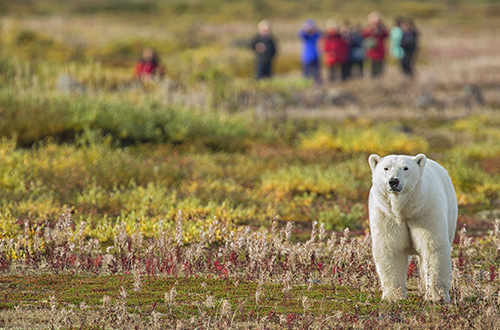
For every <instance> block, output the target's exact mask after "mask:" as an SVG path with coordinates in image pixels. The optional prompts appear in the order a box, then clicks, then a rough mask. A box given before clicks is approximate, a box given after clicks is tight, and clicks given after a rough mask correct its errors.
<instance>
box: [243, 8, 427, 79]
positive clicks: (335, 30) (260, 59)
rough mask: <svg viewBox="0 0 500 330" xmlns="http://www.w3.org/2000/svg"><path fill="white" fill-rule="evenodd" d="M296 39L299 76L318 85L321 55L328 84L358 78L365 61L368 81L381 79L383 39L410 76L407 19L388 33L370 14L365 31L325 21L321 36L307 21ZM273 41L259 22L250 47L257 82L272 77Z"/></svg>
mask: <svg viewBox="0 0 500 330" xmlns="http://www.w3.org/2000/svg"><path fill="white" fill-rule="evenodd" d="M298 37H299V38H300V39H301V41H302V52H301V63H302V73H303V75H304V76H305V77H307V78H312V79H314V81H315V82H316V83H318V84H320V83H322V75H321V62H322V55H324V58H323V61H324V65H325V66H326V68H327V69H328V79H329V80H330V81H336V80H340V81H343V80H346V79H349V78H350V77H362V76H363V64H364V62H365V61H369V62H370V63H371V73H370V75H371V77H374V78H375V77H379V76H381V75H382V74H383V72H384V65H385V60H386V47H385V41H386V39H387V38H390V54H391V55H392V56H393V57H394V58H395V59H397V60H398V61H400V65H401V69H402V72H403V73H404V74H406V75H408V76H412V75H413V62H414V57H415V52H416V49H417V37H418V34H417V30H416V29H415V25H414V24H413V22H412V21H411V20H410V19H404V18H400V17H398V18H396V20H395V24H394V26H393V27H392V28H391V29H390V31H389V30H388V29H387V28H386V26H385V24H384V23H383V21H382V18H381V16H380V14H379V13H378V12H372V13H370V14H369V15H368V25H367V26H366V27H365V28H362V27H361V26H360V25H359V24H353V25H350V24H349V23H348V22H345V23H343V24H340V23H339V22H338V21H336V20H329V21H327V23H326V29H325V31H324V32H323V31H321V30H320V28H319V27H318V26H317V24H316V22H315V21H314V20H307V21H305V22H304V24H303V25H302V27H301V29H300V30H299V32H298ZM274 39H275V38H274V37H273V35H272V34H271V25H270V23H269V22H268V21H262V22H260V23H259V24H258V33H257V36H256V37H255V38H254V39H253V40H252V43H251V45H250V46H251V48H252V49H253V50H254V52H255V53H256V58H257V61H256V76H257V79H262V78H268V77H271V75H272V62H273V59H274V57H275V56H276V45H275V40H274ZM321 41H322V42H321ZM320 46H322V47H320Z"/></svg>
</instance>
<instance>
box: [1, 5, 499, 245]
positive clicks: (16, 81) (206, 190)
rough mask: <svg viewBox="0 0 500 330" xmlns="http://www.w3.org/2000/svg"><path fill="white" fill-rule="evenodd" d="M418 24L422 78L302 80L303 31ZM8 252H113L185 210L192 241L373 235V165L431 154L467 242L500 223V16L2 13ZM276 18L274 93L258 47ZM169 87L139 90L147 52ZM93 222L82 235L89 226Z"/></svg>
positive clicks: (45, 9) (408, 8)
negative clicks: (40, 242)
mask: <svg viewBox="0 0 500 330" xmlns="http://www.w3.org/2000/svg"><path fill="white" fill-rule="evenodd" d="M375 9H376V10H379V11H380V12H381V13H382V14H383V16H384V19H385V22H386V24H387V25H390V24H391V23H392V19H393V17H394V16H395V15H406V16H411V17H413V18H415V20H416V23H417V26H418V29H419V31H420V33H421V41H420V51H419V53H418V62H417V76H416V78H415V80H413V81H408V80H406V79H405V78H404V77H402V75H401V74H400V72H399V68H398V67H397V64H396V63H395V62H391V61H389V66H388V69H387V72H386V74H385V76H384V77H383V78H382V79H380V80H378V81H372V80H370V79H369V78H368V77H365V78H364V79H358V80H352V81H348V82H346V83H344V84H325V85H324V86H321V87H317V86H314V85H313V84H312V83H311V82H309V81H306V80H303V79H302V78H301V76H300V62H299V51H300V44H299V41H298V40H297V39H296V32H297V30H298V29H299V27H300V25H301V23H302V22H303V20H304V19H306V18H315V19H316V20H317V21H318V23H319V24H320V25H321V26H323V25H324V22H325V21H326V20H327V19H329V18H336V19H339V20H344V19H349V20H351V21H353V22H356V21H357V22H361V23H364V22H365V19H366V15H367V14H368V13H369V12H370V11H371V10H375ZM0 13H1V14H0V15H1V16H0V29H1V30H0V32H1V39H0V52H1V54H0V137H1V138H2V140H1V142H0V154H1V161H0V194H1V196H0V197H1V198H0V238H15V237H17V236H18V235H21V234H22V233H23V230H24V229H23V226H24V223H25V222H27V223H28V224H29V226H30V228H33V231H34V230H36V228H42V229H43V228H47V227H51V226H53V225H54V223H55V221H56V220H57V219H58V218H59V217H60V215H61V214H63V213H64V212H66V211H67V210H68V209H70V210H71V212H72V213H73V216H72V219H73V220H74V222H73V223H72V224H71V229H72V230H73V231H74V232H75V233H77V232H78V231H79V229H80V228H83V229H82V230H84V235H86V236H87V237H93V238H97V239H99V240H100V241H101V243H103V244H105V245H106V244H110V243H111V241H112V239H113V237H114V235H115V234H116V232H117V230H118V228H119V227H120V224H122V223H124V224H126V228H127V229H128V230H129V231H132V230H138V229H139V230H140V231H141V232H142V233H143V234H144V235H146V236H153V235H154V233H156V232H158V225H159V223H160V221H161V220H163V221H164V222H166V223H169V222H172V223H173V222H175V219H176V216H177V212H178V210H182V214H183V218H182V219H183V220H182V226H183V227H184V235H185V237H184V239H185V240H186V241H190V240H193V239H195V238H196V237H197V235H199V232H200V229H202V228H206V227H207V226H209V225H210V224H211V223H212V222H213V221H214V219H217V220H219V221H222V222H227V226H228V228H233V229H234V228H236V227H238V226H242V225H248V226H252V227H261V226H265V227H268V226H270V225H271V223H272V220H273V219H278V221H281V224H283V222H285V221H293V222H296V223H298V225H297V226H296V228H299V229H300V228H310V224H311V222H313V221H318V222H319V223H324V225H325V228H326V229H327V230H343V229H344V228H345V227H349V228H351V229H352V230H355V231H358V232H364V231H365V230H366V229H367V196H368V190H369V187H370V185H371V182H370V180H371V175H370V170H369V166H368V164H367V157H368V155H369V154H371V153H379V154H381V155H385V154H389V153H408V154H416V153H420V152H423V153H426V154H427V155H428V156H429V157H431V158H433V159H435V160H437V161H439V162H440V163H442V164H443V165H444V166H445V167H446V168H448V170H449V172H450V174H451V177H452V179H453V182H454V185H455V187H456V190H457V194H458V199H459V207H460V215H459V228H460V227H462V226H463V225H466V226H467V227H468V228H469V230H477V232H478V233H481V232H484V230H485V229H490V228H491V222H492V221H493V220H494V219H495V217H499V213H500V165H499V164H500V130H499V129H498V127H500V59H499V54H500V45H499V44H498V42H495V41H496V40H497V39H498V35H499V33H500V19H499V18H500V2H498V1H493V0H488V1H486V0H484V1H474V2H470V1H461V0H447V1H444V0H443V1H407V2H406V1H405V2H401V1H393V0H378V1H369V0H355V1H326V0H314V1H298V0H295V1H261V0H252V1H248V0H247V1H242V0H235V1H220V0H217V1H208V0H198V1H195V0H193V1H159V0H154V1H133V0H128V1H127V0H114V1H96V0H85V1H49V0H47V1H43V0H42V1H28V0H23V1H2V2H0ZM263 18H268V19H270V20H271V21H272V23H273V31H274V34H275V36H276V37H277V39H278V45H279V55H278V58H277V63H276V72H275V73H276V75H275V78H273V79H272V80H269V81H258V82H257V81H255V80H254V79H253V71H254V67H253V66H254V58H253V54H252V53H251V51H250V50H249V49H248V47H247V45H248V42H249V40H250V38H251V37H252V36H253V35H254V34H255V32H256V23H257V22H258V21H259V20H261V19H263ZM148 46H151V47H154V48H155V49H156V50H157V52H158V53H159V56H160V61H161V63H162V64H163V65H164V66H165V69H166V75H165V79H161V80H153V81H150V82H148V83H146V84H138V83H137V82H134V81H133V78H132V69H133V66H134V63H135V62H136V61H137V60H138V58H139V56H140V54H141V52H142V50H143V49H144V48H145V47H148ZM83 222H85V223H86V225H85V226H84V227H82V226H81V224H82V223H83Z"/></svg>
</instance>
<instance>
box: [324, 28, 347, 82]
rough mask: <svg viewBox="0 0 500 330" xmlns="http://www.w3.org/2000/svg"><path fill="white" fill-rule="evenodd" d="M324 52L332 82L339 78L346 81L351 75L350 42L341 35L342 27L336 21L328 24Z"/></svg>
mask: <svg viewBox="0 0 500 330" xmlns="http://www.w3.org/2000/svg"><path fill="white" fill-rule="evenodd" d="M324 50H325V65H326V67H327V68H328V72H329V79H330V81H335V80H337V79H339V78H340V79H341V80H346V79H347V78H348V75H349V68H348V64H349V41H348V40H346V39H345V38H344V37H343V36H342V35H341V33H340V25H339V23H338V22H337V21H336V20H329V21H327V22H326V34H325V36H324Z"/></svg>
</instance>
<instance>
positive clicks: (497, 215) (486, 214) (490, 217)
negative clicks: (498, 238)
mask: <svg viewBox="0 0 500 330" xmlns="http://www.w3.org/2000/svg"><path fill="white" fill-rule="evenodd" d="M476 217H477V218H478V219H479V220H487V221H494V220H495V219H500V209H495V210H484V211H479V212H477V213H476Z"/></svg>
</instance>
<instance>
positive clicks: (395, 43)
mask: <svg viewBox="0 0 500 330" xmlns="http://www.w3.org/2000/svg"><path fill="white" fill-rule="evenodd" d="M402 24H403V18H402V17H399V16H398V17H396V18H395V20H394V26H393V27H392V28H391V32H390V36H389V38H390V41H391V42H390V53H391V56H392V57H393V58H395V59H396V60H398V61H401V60H402V59H403V56H404V50H403V48H401V39H402V38H403V28H402V27H401V25H402Z"/></svg>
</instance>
